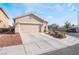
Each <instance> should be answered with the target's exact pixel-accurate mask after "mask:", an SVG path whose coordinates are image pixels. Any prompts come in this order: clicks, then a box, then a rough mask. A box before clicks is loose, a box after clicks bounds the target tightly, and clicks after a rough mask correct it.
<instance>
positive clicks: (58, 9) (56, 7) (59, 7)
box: [53, 4, 64, 12]
mask: <svg viewBox="0 0 79 59" xmlns="http://www.w3.org/2000/svg"><path fill="white" fill-rule="evenodd" d="M53 9H54V10H57V11H60V12H61V11H63V10H64V7H63V6H61V5H60V4H56V5H54V6H53Z"/></svg>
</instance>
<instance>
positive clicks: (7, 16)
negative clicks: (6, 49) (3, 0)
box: [0, 8, 9, 19]
mask: <svg viewBox="0 0 79 59" xmlns="http://www.w3.org/2000/svg"><path fill="white" fill-rule="evenodd" d="M0 10H1V11H2V12H3V13H4V14H5V15H6V17H7V18H8V19H9V17H8V16H7V14H6V13H5V11H4V9H3V8H0Z"/></svg>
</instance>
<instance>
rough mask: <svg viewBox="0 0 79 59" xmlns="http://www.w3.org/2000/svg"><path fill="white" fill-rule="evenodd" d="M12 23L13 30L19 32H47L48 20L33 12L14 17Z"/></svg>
mask: <svg viewBox="0 0 79 59" xmlns="http://www.w3.org/2000/svg"><path fill="white" fill-rule="evenodd" d="M14 24H15V32H19V33H38V32H48V22H47V21H45V20H43V19H42V18H40V17H38V16H37V15H36V14H34V13H29V14H27V15H24V16H20V17H15V18H14Z"/></svg>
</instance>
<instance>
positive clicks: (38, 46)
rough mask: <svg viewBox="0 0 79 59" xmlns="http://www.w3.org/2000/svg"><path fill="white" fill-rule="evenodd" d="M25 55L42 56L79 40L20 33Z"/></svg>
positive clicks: (69, 37) (70, 37) (71, 37)
mask: <svg viewBox="0 0 79 59" xmlns="http://www.w3.org/2000/svg"><path fill="white" fill-rule="evenodd" d="M21 37H22V41H23V45H24V49H25V51H26V54H43V53H48V52H50V51H52V52H54V51H56V50H59V49H62V48H66V47H68V46H72V45H75V44H78V43H79V38H77V37H73V36H68V35H67V38H64V39H58V38H54V37H51V36H49V35H47V34H44V33H21Z"/></svg>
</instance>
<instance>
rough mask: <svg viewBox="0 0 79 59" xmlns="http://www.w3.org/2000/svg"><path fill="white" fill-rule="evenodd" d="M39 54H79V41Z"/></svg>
mask: <svg viewBox="0 0 79 59" xmlns="http://www.w3.org/2000/svg"><path fill="white" fill-rule="evenodd" d="M41 55H79V43H78V44H76V45H73V46H69V47H66V48H62V49H59V50H55V51H50V52H47V53H43V54H41Z"/></svg>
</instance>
